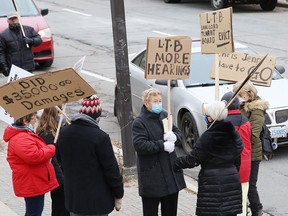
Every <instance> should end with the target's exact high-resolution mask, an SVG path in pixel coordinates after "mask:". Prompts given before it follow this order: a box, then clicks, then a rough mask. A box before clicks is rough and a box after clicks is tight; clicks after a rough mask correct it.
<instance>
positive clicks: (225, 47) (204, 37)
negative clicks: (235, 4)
mask: <svg viewBox="0 0 288 216" xmlns="http://www.w3.org/2000/svg"><path fill="white" fill-rule="evenodd" d="M200 26H201V52H202V53H206V54H209V53H231V52H234V42H233V31H232V7H230V8H226V9H222V10H216V11H212V12H206V13H201V14H200Z"/></svg>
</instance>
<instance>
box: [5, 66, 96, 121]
mask: <svg viewBox="0 0 288 216" xmlns="http://www.w3.org/2000/svg"><path fill="white" fill-rule="evenodd" d="M95 92H96V91H95V90H94V89H93V88H92V87H91V86H90V85H89V84H88V83H87V82H86V81H85V80H84V79H82V77H80V76H79V75H78V74H77V73H76V72H75V71H74V70H73V69H72V68H68V69H64V70H60V71H55V72H47V73H44V74H40V75H34V76H32V77H27V78H22V79H19V80H16V81H13V82H9V83H7V84H5V85H3V86H1V87H0V105H1V106H2V107H3V108H4V109H5V110H7V111H8V112H9V113H10V114H11V115H12V116H13V117H14V118H15V119H18V118H20V117H23V116H25V115H28V114H29V113H32V112H36V111H37V110H40V109H44V108H48V107H52V106H56V105H60V104H63V103H67V102H71V101H76V100H79V99H81V98H83V97H88V96H90V95H93V94H95Z"/></svg>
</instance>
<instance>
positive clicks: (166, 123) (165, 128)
mask: <svg viewBox="0 0 288 216" xmlns="http://www.w3.org/2000/svg"><path fill="white" fill-rule="evenodd" d="M170 119H171V121H170V125H169V124H168V117H166V118H164V119H162V124H163V128H164V133H166V132H168V131H171V130H172V125H173V124H172V115H170Z"/></svg>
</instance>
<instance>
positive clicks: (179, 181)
mask: <svg viewBox="0 0 288 216" xmlns="http://www.w3.org/2000/svg"><path fill="white" fill-rule="evenodd" d="M166 117H167V113H165V112H164V111H163V110H162V95H161V92H160V91H159V90H158V89H154V88H150V89H147V90H145V91H144V92H143V107H142V109H141V113H140V114H139V116H138V117H137V118H136V119H135V120H134V122H133V126H132V132H133V145H134V148H135V150H136V153H137V172H138V185H139V195H140V196H141V198H142V205H143V215H144V216H157V215H158V206H159V203H161V215H162V216H176V215H177V206H178V194H179V191H180V190H181V189H183V188H185V187H186V184H185V181H184V176H183V172H182V171H178V172H175V171H174V170H173V167H172V165H173V161H174V159H175V158H176V157H177V156H176V153H175V151H174V149H175V143H177V144H178V143H179V144H181V141H182V134H181V132H180V130H179V129H178V128H177V127H175V126H174V125H173V128H172V131H168V132H166V133H164V128H163V124H162V120H163V119H164V118H166Z"/></svg>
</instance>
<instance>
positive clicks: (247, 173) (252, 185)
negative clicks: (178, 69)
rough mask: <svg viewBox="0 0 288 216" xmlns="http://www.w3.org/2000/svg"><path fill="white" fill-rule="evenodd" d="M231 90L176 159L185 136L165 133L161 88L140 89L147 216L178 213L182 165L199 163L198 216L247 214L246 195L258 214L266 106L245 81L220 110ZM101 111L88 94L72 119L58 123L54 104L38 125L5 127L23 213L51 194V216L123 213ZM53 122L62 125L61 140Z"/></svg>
mask: <svg viewBox="0 0 288 216" xmlns="http://www.w3.org/2000/svg"><path fill="white" fill-rule="evenodd" d="M240 84H241V82H238V83H236V84H235V85H234V91H237V89H238V88H239V86H240ZM233 95H234V93H233V92H227V93H226V94H225V95H223V97H222V99H221V101H215V102H213V103H211V104H208V105H207V106H206V107H205V113H204V118H205V120H206V122H207V130H206V131H205V132H204V133H203V134H202V135H201V136H200V137H199V139H198V140H197V141H196V143H195V145H194V146H193V147H192V150H191V152H190V153H189V154H188V155H185V156H182V157H177V155H176V152H175V145H178V144H179V145H181V142H182V133H181V131H180V130H179V129H178V128H177V127H176V126H175V125H173V127H172V130H171V131H164V127H163V123H162V120H163V119H164V118H166V117H167V113H166V112H165V111H163V110H162V95H161V92H160V91H159V90H157V89H154V88H150V89H147V90H145V91H144V92H143V107H142V110H141V113H140V114H139V116H138V117H137V118H136V119H135V120H134V122H133V127H132V132H133V144H134V148H135V150H136V153H137V170H138V187H139V195H140V196H141V199H142V207H143V215H144V216H154V215H155V216H157V215H158V207H159V204H161V215H162V216H176V215H177V208H178V195H179V191H180V190H182V189H183V188H185V187H186V184H185V180H184V176H183V169H185V168H193V167H195V166H199V165H200V166H201V169H200V172H199V176H198V195H197V206H196V215H198V216H204V215H209V216H210V215H227V216H236V215H243V216H244V215H245V216H246V215H247V203H248V202H247V198H248V200H249V207H250V209H251V212H252V215H253V216H260V215H262V209H263V206H262V204H261V202H260V199H259V194H258V191H257V185H256V184H257V178H258V170H259V164H260V161H261V160H262V152H261V142H260V139H259V136H260V132H261V128H262V125H263V124H264V119H265V116H264V115H265V110H266V109H267V108H268V103H267V102H266V101H265V100H263V99H261V98H260V97H259V96H258V95H257V90H256V88H255V87H254V85H253V84H252V83H251V82H250V81H248V82H247V83H246V84H245V85H244V87H243V88H242V89H241V90H240V92H239V95H238V96H237V97H236V98H235V99H234V100H233V101H232V103H230V105H229V106H228V107H227V108H225V107H226V104H227V102H230V101H231V98H232V96H233ZM101 112H102V108H101V106H100V101H99V98H98V97H97V96H96V95H92V96H91V97H87V98H84V99H82V102H81V109H80V111H79V113H78V114H76V115H75V116H74V117H73V118H72V119H71V123H70V124H63V122H59V121H60V120H61V118H60V117H59V115H60V114H59V111H58V110H57V109H56V108H55V107H51V108H46V109H44V110H43V112H42V114H41V116H40V119H39V122H38V124H37V127H36V126H35V123H36V113H31V114H29V115H27V116H24V117H22V118H20V119H17V120H15V122H14V123H13V124H12V125H9V126H7V128H6V129H5V132H4V140H5V141H6V142H8V151H7V161H8V162H9V165H10V167H11V169H12V179H13V187H14V192H15V195H16V196H19V197H24V199H25V205H26V213H25V216H41V214H42V211H43V208H44V196H45V193H47V192H50V191H51V198H52V214H51V215H52V216H66V215H67V216H68V215H71V216H86V215H93V216H96V215H97V216H99V215H103V216H104V215H108V214H109V213H111V212H112V211H113V209H116V210H117V211H119V210H120V208H121V203H122V197H123V195H124V188H123V178H122V176H121V174H120V171H119V166H118V162H117V160H116V158H115V155H114V152H113V148H112V144H111V140H110V138H109V135H108V134H107V133H105V132H104V131H102V130H101V129H100V128H99V119H100V116H101ZM58 124H61V125H62V124H63V126H62V128H61V130H60V134H59V137H57V134H56V132H57V127H58ZM35 127H36V128H35ZM34 131H35V132H34ZM55 137H56V139H55ZM57 138H58V139H57ZM56 140H57V142H56Z"/></svg>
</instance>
